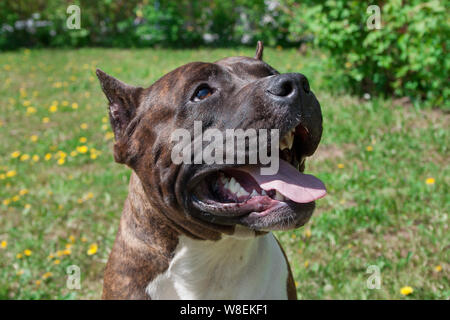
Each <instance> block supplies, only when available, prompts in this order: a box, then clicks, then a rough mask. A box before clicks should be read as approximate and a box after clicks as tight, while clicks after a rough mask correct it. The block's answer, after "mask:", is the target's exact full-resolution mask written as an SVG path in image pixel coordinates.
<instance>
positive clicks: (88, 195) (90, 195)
mask: <svg viewBox="0 0 450 320" xmlns="http://www.w3.org/2000/svg"><path fill="white" fill-rule="evenodd" d="M93 197H94V194H93V193H92V192H89V193H88V194H87V195H86V199H92V198H93Z"/></svg>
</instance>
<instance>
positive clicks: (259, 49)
mask: <svg viewBox="0 0 450 320" xmlns="http://www.w3.org/2000/svg"><path fill="white" fill-rule="evenodd" d="M263 51H264V46H263V43H262V41H258V43H257V44H256V53H255V57H254V58H255V59H258V60H262V59H263Z"/></svg>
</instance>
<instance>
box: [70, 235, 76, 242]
mask: <svg viewBox="0 0 450 320" xmlns="http://www.w3.org/2000/svg"><path fill="white" fill-rule="evenodd" d="M69 241H70V242H72V243H74V242H75V236H73V235H70V236H69Z"/></svg>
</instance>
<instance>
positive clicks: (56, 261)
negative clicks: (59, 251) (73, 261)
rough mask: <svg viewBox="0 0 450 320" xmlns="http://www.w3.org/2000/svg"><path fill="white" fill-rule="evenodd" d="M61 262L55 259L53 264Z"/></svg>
mask: <svg viewBox="0 0 450 320" xmlns="http://www.w3.org/2000/svg"><path fill="white" fill-rule="evenodd" d="M60 263H61V260H59V259H55V261H53V264H60Z"/></svg>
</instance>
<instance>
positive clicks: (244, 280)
mask: <svg viewBox="0 0 450 320" xmlns="http://www.w3.org/2000/svg"><path fill="white" fill-rule="evenodd" d="M262 55H263V46H262V43H261V42H258V46H257V50H256V54H255V57H254V58H249V57H230V58H225V59H222V60H219V61H217V62H215V63H204V62H192V63H188V64H186V65H183V66H181V67H179V68H177V69H175V70H173V71H172V72H170V73H168V74H166V75H165V76H163V77H162V78H161V79H159V80H158V81H156V82H155V83H154V84H152V85H151V86H150V87H148V88H146V89H144V88H141V87H134V86H130V85H127V84H125V83H123V82H121V81H119V80H117V79H115V78H113V77H111V76H109V75H107V74H106V73H104V72H103V71H101V70H97V76H98V78H99V80H100V83H101V87H102V89H103V92H104V93H105V95H106V97H107V99H108V102H109V104H108V105H109V118H110V122H111V126H112V128H113V131H114V136H115V144H114V159H115V161H116V162H118V163H122V164H125V165H127V166H128V167H130V168H131V169H132V174H131V179H130V184H129V194H128V197H127V199H126V201H125V205H124V209H123V213H122V217H121V220H120V226H119V230H118V233H117V237H116V240H115V243H114V246H113V249H112V251H111V254H110V257H109V260H108V263H107V266H106V270H105V275H104V286H103V298H104V299H150V298H152V299H185V298H187V299H259V298H260V299H285V298H289V299H295V298H296V289H295V285H294V282H293V279H292V275H291V272H290V268H289V264H288V262H287V259H286V257H285V255H284V252H282V249H281V247H280V246H279V244H278V243H277V241H276V240H275V238H274V237H273V235H272V233H271V232H270V231H271V230H280V229H292V228H297V227H299V226H302V225H303V224H305V223H306V222H307V221H308V220H309V218H310V216H311V214H312V212H313V210H314V206H315V204H314V200H316V199H318V198H320V197H322V196H323V195H324V194H325V191H324V190H325V189H324V187H323V185H322V184H321V182H320V181H319V180H318V179H316V178H313V177H312V176H309V175H306V174H303V173H302V171H303V170H304V161H305V157H307V156H310V155H312V154H313V153H314V151H315V150H316V148H317V146H318V144H319V141H320V139H321V135H322V115H321V109H320V105H319V102H318V101H317V99H316V97H315V95H314V94H313V93H312V91H311V90H310V88H309V84H308V80H307V79H306V77H305V76H304V75H302V74H299V73H288V74H280V73H279V72H278V71H276V70H275V69H274V68H272V67H271V66H269V65H268V64H267V63H265V62H263V61H262ZM194 121H202V125H203V129H207V128H216V129H219V130H221V131H222V132H225V130H226V129H233V128H241V129H244V130H245V129H248V128H254V129H256V130H258V129H278V130H279V131H280V137H285V139H287V140H285V142H286V143H285V144H284V146H285V148H284V149H283V150H281V152H280V162H281V163H280V172H281V174H279V175H277V176H276V177H274V179H272V180H274V181H275V182H276V183H278V184H275V187H270V188H269V187H267V186H271V183H273V181H272V182H270V181H269V182H267V179H266V180H265V182H264V183H266V184H264V183H262V182H261V181H260V178H261V179H262V177H258V175H257V174H256V173H255V170H252V169H249V166H247V167H245V168H244V166H242V165H230V164H210V165H207V164H185V163H182V164H174V162H173V161H172V160H171V159H172V158H171V152H172V148H173V145H174V143H173V142H171V133H172V132H174V130H176V129H178V128H184V129H187V130H190V131H192V128H193V126H194ZM286 137H287V138H286ZM267 143H268V145H270V141H269V142H267ZM268 150H270V148H269V149H268ZM250 167H251V166H250ZM253 167H258V164H257V165H253ZM241 168H244V169H242V170H241ZM292 170H294V171H292ZM307 178H309V180H308V179H307ZM231 179H234V180H233V182H232V184H233V187H231V185H230V181H232V180H231ZM263 180H264V179H263ZM308 181H309V182H308ZM236 185H238V186H240V187H242V188H243V189H242V190H241V192H242V193H240V195H241V196H236V192H233V191H236ZM272 186H273V184H272ZM277 186H278V187H277ZM253 191H255V192H253ZM242 194H244V197H242Z"/></svg>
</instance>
